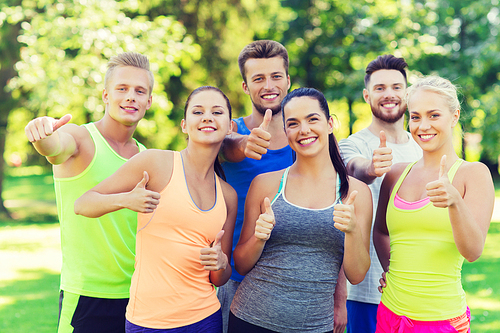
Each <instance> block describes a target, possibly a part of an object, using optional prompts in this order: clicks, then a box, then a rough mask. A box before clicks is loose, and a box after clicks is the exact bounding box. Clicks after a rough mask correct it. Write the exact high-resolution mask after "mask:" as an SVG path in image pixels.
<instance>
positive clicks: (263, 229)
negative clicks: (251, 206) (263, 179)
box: [255, 197, 276, 241]
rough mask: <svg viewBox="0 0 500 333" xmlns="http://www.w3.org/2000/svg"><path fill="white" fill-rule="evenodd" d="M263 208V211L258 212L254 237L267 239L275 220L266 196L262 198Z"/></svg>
mask: <svg viewBox="0 0 500 333" xmlns="http://www.w3.org/2000/svg"><path fill="white" fill-rule="evenodd" d="M264 208H265V212H264V213H262V214H260V215H259V218H258V219H257V221H256V222H255V237H256V238H257V239H260V240H263V241H267V240H268V239H269V237H270V236H271V232H272V231H273V229H274V225H275V224H276V221H274V213H273V210H272V208H271V201H270V200H269V198H268V197H265V198H264Z"/></svg>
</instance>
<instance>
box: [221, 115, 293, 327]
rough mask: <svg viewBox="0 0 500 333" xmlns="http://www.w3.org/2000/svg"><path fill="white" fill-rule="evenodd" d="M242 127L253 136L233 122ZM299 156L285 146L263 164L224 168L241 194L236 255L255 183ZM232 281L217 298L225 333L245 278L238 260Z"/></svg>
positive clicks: (241, 122) (264, 157)
mask: <svg viewBox="0 0 500 333" xmlns="http://www.w3.org/2000/svg"><path fill="white" fill-rule="evenodd" d="M233 121H234V122H235V123H236V124H237V125H238V131H237V132H238V133H239V134H242V135H249V134H250V130H249V129H248V127H247V125H246V124H245V121H244V120H243V118H237V119H233ZM294 154H295V152H294V151H293V150H292V149H291V148H290V146H288V145H287V146H285V147H283V148H281V149H277V150H272V149H268V150H267V153H266V154H264V155H262V158H261V159H260V160H254V159H252V158H248V157H245V159H243V160H242V161H241V162H236V163H232V162H224V163H222V168H223V169H224V173H225V174H226V181H227V182H228V183H229V185H231V186H232V187H233V188H234V189H235V190H236V193H237V194H238V213H237V216H236V222H235V225H234V233H233V251H234V248H235V247H236V244H238V240H239V239H240V234H241V227H242V226H243V217H244V209H245V200H246V197H247V192H248V188H249V187H250V184H251V183H252V180H253V179H254V178H255V177H256V176H257V175H260V174H261V173H266V172H272V171H278V170H282V169H284V168H286V167H289V166H290V165H292V163H293V161H294V156H295V155H294ZM231 268H232V273H231V279H230V280H229V282H228V283H226V284H225V285H223V286H221V287H219V288H218V291H217V297H218V298H219V301H220V304H221V308H222V320H223V328H224V333H227V325H228V319H229V307H230V306H231V302H232V301H233V297H234V294H235V292H236V289H237V288H238V286H239V284H240V282H241V281H242V280H243V276H242V275H240V274H239V273H238V272H237V271H236V269H235V267H234V258H233V257H231Z"/></svg>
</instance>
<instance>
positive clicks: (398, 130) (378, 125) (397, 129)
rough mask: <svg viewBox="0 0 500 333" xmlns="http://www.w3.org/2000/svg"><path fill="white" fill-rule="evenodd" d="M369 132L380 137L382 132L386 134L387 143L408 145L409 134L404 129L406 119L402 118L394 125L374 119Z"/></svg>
mask: <svg viewBox="0 0 500 333" xmlns="http://www.w3.org/2000/svg"><path fill="white" fill-rule="evenodd" d="M368 130H369V131H370V132H372V133H373V134H374V135H376V136H379V135H380V131H384V132H385V136H386V138H387V142H390V143H396V144H400V143H406V142H408V140H409V138H408V134H407V133H406V131H405V129H404V117H401V119H399V120H398V121H396V122H394V123H388V122H385V121H383V120H380V119H379V118H376V117H372V122H371V124H370V126H368Z"/></svg>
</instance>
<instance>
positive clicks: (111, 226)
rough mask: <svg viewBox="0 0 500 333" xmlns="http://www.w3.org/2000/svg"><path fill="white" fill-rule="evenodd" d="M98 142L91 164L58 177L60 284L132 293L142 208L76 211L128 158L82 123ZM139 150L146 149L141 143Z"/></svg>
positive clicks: (92, 291) (98, 293)
mask: <svg viewBox="0 0 500 333" xmlns="http://www.w3.org/2000/svg"><path fill="white" fill-rule="evenodd" d="M83 126H85V128H86V129H87V130H88V131H89V133H90V136H91V137H92V140H93V141H94V144H95V154H94V158H93V159H92V162H90V164H89V166H88V167H87V168H86V169H85V170H84V171H83V172H82V173H81V174H79V175H77V176H75V177H70V178H56V177H54V186H55V192H56V202H57V212H58V215H59V223H60V227H61V250H62V257H63V258H62V259H63V260H62V268H61V289H62V290H64V291H68V292H71V293H75V294H79V295H84V296H90V297H100V298H128V297H129V288H130V279H131V278H132V273H133V271H134V254H135V234H136V230H137V213H135V212H133V211H131V210H128V209H121V210H119V211H116V212H113V213H109V214H106V215H104V216H102V217H100V218H87V217H84V216H81V215H76V214H75V213H74V203H75V200H76V199H78V198H79V197H80V196H81V195H82V194H83V193H85V192H86V191H88V190H90V189H91V188H92V187H94V186H95V185H97V184H98V183H99V182H101V181H102V180H104V179H105V178H107V177H108V176H110V175H111V174H113V173H114V172H115V171H116V170H117V169H118V168H119V167H120V166H122V165H123V164H124V163H125V162H127V159H126V158H123V157H121V156H120V155H118V154H117V153H116V152H115V151H114V150H113V148H111V146H110V145H109V144H108V142H107V141H106V139H104V137H103V136H102V135H101V133H100V132H99V130H98V129H97V128H96V127H95V124H94V123H90V124H86V125H83ZM137 144H138V146H139V150H140V151H143V150H145V149H146V147H144V146H143V145H141V144H140V143H137Z"/></svg>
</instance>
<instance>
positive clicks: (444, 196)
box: [425, 155, 460, 208]
mask: <svg viewBox="0 0 500 333" xmlns="http://www.w3.org/2000/svg"><path fill="white" fill-rule="evenodd" d="M425 189H426V190H427V196H428V197H429V199H430V200H431V202H432V204H433V205H434V206H435V207H440V208H447V207H450V206H452V205H454V204H455V203H456V200H457V196H460V193H459V192H458V190H457V189H456V188H455V186H453V185H452V184H451V183H450V179H449V178H448V170H446V155H443V157H442V158H441V163H440V165H439V179H438V180H435V181H432V182H430V183H427V185H426V186H425Z"/></svg>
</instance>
